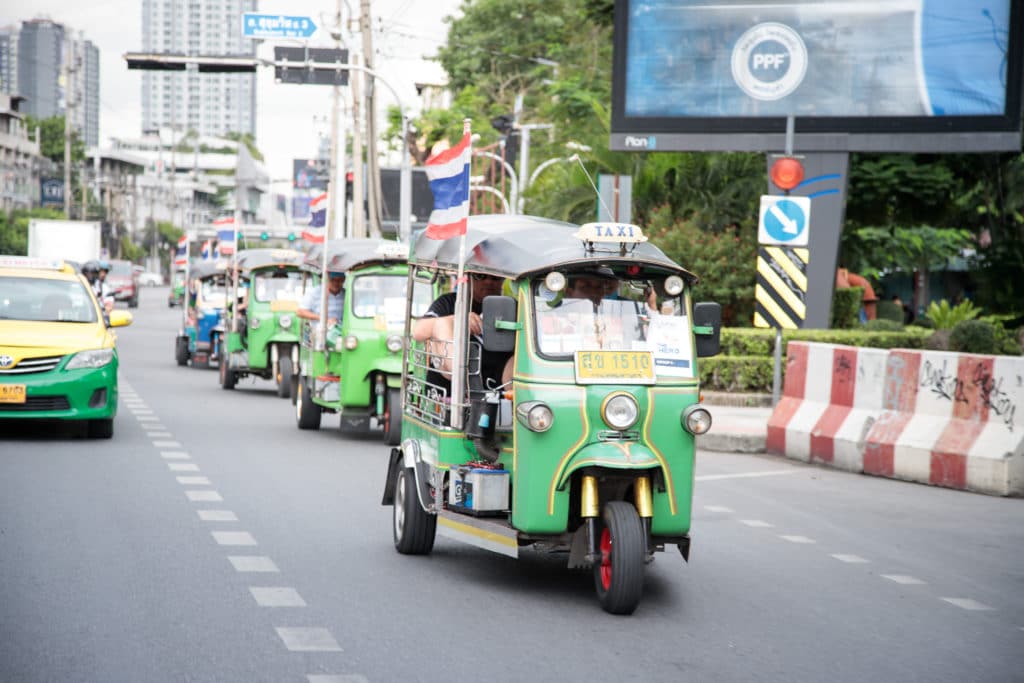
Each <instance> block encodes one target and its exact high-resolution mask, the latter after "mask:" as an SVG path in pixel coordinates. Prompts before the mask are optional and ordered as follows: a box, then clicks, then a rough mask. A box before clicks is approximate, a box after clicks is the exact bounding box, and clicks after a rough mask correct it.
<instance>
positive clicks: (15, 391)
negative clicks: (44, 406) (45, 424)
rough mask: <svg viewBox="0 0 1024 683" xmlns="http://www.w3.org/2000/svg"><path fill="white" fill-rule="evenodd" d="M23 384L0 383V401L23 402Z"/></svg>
mask: <svg viewBox="0 0 1024 683" xmlns="http://www.w3.org/2000/svg"><path fill="white" fill-rule="evenodd" d="M24 402H25V385H24V384H0V403H24Z"/></svg>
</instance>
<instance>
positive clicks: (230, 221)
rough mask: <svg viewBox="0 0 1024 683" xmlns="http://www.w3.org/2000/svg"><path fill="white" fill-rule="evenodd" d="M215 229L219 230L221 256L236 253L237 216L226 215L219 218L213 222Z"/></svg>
mask: <svg viewBox="0 0 1024 683" xmlns="http://www.w3.org/2000/svg"><path fill="white" fill-rule="evenodd" d="M213 227H214V229H216V230H217V249H218V251H220V255H221V256H230V255H231V254H234V253H235V240H236V239H237V236H236V233H235V217H234V216H224V217H223V218H218V219H217V220H215V221H214V222H213Z"/></svg>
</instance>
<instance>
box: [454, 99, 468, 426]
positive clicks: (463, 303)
mask: <svg viewBox="0 0 1024 683" xmlns="http://www.w3.org/2000/svg"><path fill="white" fill-rule="evenodd" d="M471 123H472V119H463V120H462V136H463V137H466V136H467V135H470V124H471ZM469 144H470V146H472V144H473V143H472V139H471V141H470V143H469ZM469 159H470V166H471V165H472V159H473V152H472V149H471V150H470V152H469ZM469 173H470V175H472V168H470V169H469ZM466 195H467V197H466V199H467V200H468V195H469V181H468V179H467V182H466ZM467 230H468V225H467V226H466V229H464V230H462V231H461V233H460V234H459V264H458V269H457V270H456V273H457V275H456V277H455V286H456V287H457V288H458V289H457V290H456V291H457V292H458V293H457V294H456V297H455V320H456V321H458V324H457V325H455V326H454V328H455V348H454V349H453V350H452V353H453V355H454V358H452V367H453V372H452V379H451V385H452V395H451V423H452V427H454V428H455V429H461V428H462V422H463V420H462V418H463V411H462V405H463V399H464V398H465V393H466V390H465V379H466V369H467V368H466V365H467V357H468V354H467V353H466V351H467V344H468V342H469V336H468V334H466V333H467V331H468V328H467V326H466V325H465V324H464V323H465V322H466V319H467V317H468V315H469V308H470V297H471V295H470V293H469V287H467V286H466V284H467V283H466V280H465V277H466V273H465V260H466V258H465V257H466V231H467Z"/></svg>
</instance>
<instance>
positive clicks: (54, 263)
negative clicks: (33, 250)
mask: <svg viewBox="0 0 1024 683" xmlns="http://www.w3.org/2000/svg"><path fill="white" fill-rule="evenodd" d="M0 268H37V269H40V270H61V269H62V268H64V261H62V260H60V259H52V258H30V257H28V256H0Z"/></svg>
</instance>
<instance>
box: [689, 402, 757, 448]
mask: <svg viewBox="0 0 1024 683" xmlns="http://www.w3.org/2000/svg"><path fill="white" fill-rule="evenodd" d="M704 406H705V407H706V408H707V409H708V411H709V412H710V413H711V430H710V431H708V433H707V434H705V435H704V436H699V437H697V448H698V449H701V450H705V451H729V452H734V453H764V450H765V440H766V438H767V435H768V418H769V417H770V416H771V414H772V408H771V396H764V395H762V394H750V395H747V394H718V393H713V392H706V393H705V395H704Z"/></svg>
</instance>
